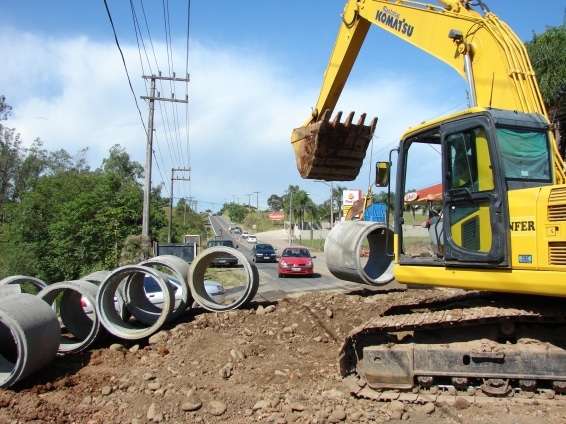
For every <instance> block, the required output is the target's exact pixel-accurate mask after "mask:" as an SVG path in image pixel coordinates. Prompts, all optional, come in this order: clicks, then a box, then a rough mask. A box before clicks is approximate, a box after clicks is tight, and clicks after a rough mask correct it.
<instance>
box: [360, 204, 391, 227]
mask: <svg viewBox="0 0 566 424" xmlns="http://www.w3.org/2000/svg"><path fill="white" fill-rule="evenodd" d="M386 213H387V206H386V205H385V203H374V204H373V205H370V206H369V207H368V208H367V209H366V212H365V213H364V221H372V222H385V214H386Z"/></svg>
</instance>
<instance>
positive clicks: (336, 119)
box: [332, 111, 342, 127]
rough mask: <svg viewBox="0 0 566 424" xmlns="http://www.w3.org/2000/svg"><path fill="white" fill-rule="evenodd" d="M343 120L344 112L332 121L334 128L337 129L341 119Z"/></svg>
mask: <svg viewBox="0 0 566 424" xmlns="http://www.w3.org/2000/svg"><path fill="white" fill-rule="evenodd" d="M341 118H342V111H340V112H338V113H337V114H336V116H335V117H334V119H333V120H332V126H333V127H336V126H338V124H339V123H340V119H341Z"/></svg>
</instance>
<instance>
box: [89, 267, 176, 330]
mask: <svg viewBox="0 0 566 424" xmlns="http://www.w3.org/2000/svg"><path fill="white" fill-rule="evenodd" d="M147 277H149V279H151V280H153V281H154V282H155V283H156V284H157V288H158V291H156V292H154V293H153V294H154V295H155V296H154V297H150V295H151V293H148V294H147V295H146V291H145V289H144V285H145V280H146V278H147ZM157 296H160V298H159V299H156V297H157ZM158 300H159V302H160V304H159V306H157V303H158V302H157V301H158ZM154 302H155V304H154ZM96 304H97V308H98V311H99V313H100V318H101V321H102V324H103V325H104V327H105V328H106V329H107V330H108V331H109V332H110V333H112V334H114V335H115V336H118V337H122V338H124V339H127V340H136V339H141V338H144V337H148V336H150V335H151V334H153V333H155V332H156V331H157V330H159V328H161V326H162V325H163V324H164V323H165V321H166V320H167V319H168V317H169V315H170V313H171V311H172V308H173V305H174V291H173V290H172V289H171V287H170V285H169V284H168V282H167V279H166V277H164V275H163V274H162V273H160V272H159V271H156V270H154V269H151V268H148V267H145V266H140V265H128V266H124V267H121V268H118V269H116V270H115V271H114V272H112V273H111V274H110V275H109V276H108V277H107V278H106V280H104V281H103V282H102V284H101V285H100V289H99V292H98V296H97V299H96Z"/></svg>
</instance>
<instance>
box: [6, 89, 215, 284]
mask: <svg viewBox="0 0 566 424" xmlns="http://www.w3.org/2000/svg"><path fill="white" fill-rule="evenodd" d="M10 110H11V108H10V107H9V106H8V105H7V103H6V101H5V99H4V97H0V118H1V119H3V120H4V121H3V122H5V120H6V119H7V118H9V113H10ZM142 173H143V168H142V166H141V165H140V164H139V163H137V162H135V161H132V160H131V158H130V156H129V155H128V153H127V152H126V151H125V150H124V149H122V148H121V147H120V146H118V145H115V146H113V147H112V148H111V149H110V151H109V153H108V156H107V157H106V158H105V159H104V160H103V162H102V165H101V167H100V168H99V169H95V170H91V169H90V168H89V167H88V165H87V162H86V150H80V151H79V152H78V153H77V154H76V155H71V154H70V153H68V152H67V151H66V150H62V149H61V150H57V151H54V152H49V151H47V150H46V149H44V148H43V144H42V142H41V140H39V139H36V140H35V141H33V142H32V143H31V144H30V145H29V146H27V147H26V146H24V144H23V143H22V140H21V137H20V136H19V135H18V133H17V131H16V130H15V129H13V128H9V127H7V126H5V125H3V124H2V123H0V279H1V278H3V277H5V276H6V275H10V274H26V275H34V276H37V277H39V278H42V279H44V280H46V281H48V282H54V281H61V280H70V279H76V278H79V277H80V276H82V275H84V274H86V273H89V272H92V271H95V270H101V269H112V268H115V267H117V266H118V265H119V264H120V262H123V261H124V260H127V258H126V257H129V258H134V257H135V255H136V254H137V253H136V252H137V251H138V250H139V249H138V248H137V247H136V246H138V245H140V246H141V244H140V243H141V241H140V240H133V239H132V236H138V235H139V234H140V233H141V220H142V219H141V216H142V202H143V190H142V185H141V180H140V178H141V176H142ZM151 199H152V204H151V216H150V229H151V233H152V234H153V235H154V237H155V236H157V237H159V240H160V241H166V239H167V231H166V229H167V214H166V211H167V208H168V206H169V199H167V198H163V197H162V195H161V190H160V187H156V188H153V189H152V196H151ZM173 230H174V234H175V239H176V240H178V241H181V239H182V236H183V235H184V234H203V233H204V232H205V229H204V224H203V220H202V217H201V216H200V215H199V214H196V213H194V212H193V211H190V210H188V211H186V210H185V208H184V205H182V204H179V205H178V206H177V208H175V212H174V223H173ZM127 239H128V240H130V242H129V243H128V244H127V245H126V249H124V246H125V244H126V243H125V242H126V240H127ZM145 244H147V243H145Z"/></svg>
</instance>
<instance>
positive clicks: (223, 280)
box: [204, 268, 246, 288]
mask: <svg viewBox="0 0 566 424" xmlns="http://www.w3.org/2000/svg"><path fill="white" fill-rule="evenodd" d="M204 278H206V279H207V280H214V281H217V282H219V283H220V284H222V285H223V286H224V288H229V287H238V286H241V285H242V284H243V283H244V281H246V278H245V276H244V273H243V270H242V269H241V268H208V269H207V270H206V273H205V275H204Z"/></svg>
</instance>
